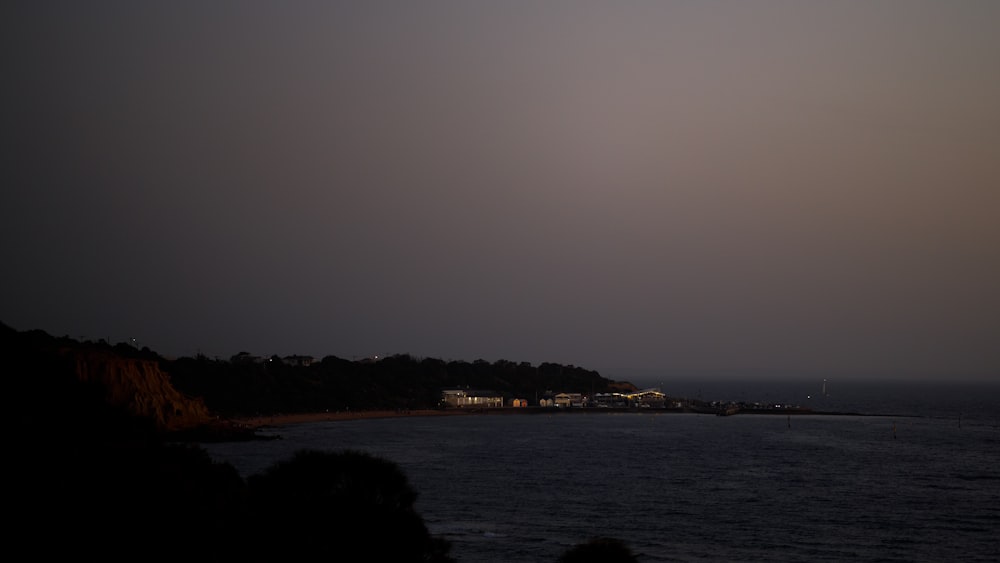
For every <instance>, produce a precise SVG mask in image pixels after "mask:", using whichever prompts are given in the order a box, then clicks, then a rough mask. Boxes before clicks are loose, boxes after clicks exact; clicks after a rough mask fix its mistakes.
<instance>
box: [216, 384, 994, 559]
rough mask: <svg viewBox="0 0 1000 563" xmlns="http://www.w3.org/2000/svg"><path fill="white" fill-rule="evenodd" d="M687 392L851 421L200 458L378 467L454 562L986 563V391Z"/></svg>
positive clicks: (707, 418) (557, 434) (795, 420)
mask: <svg viewBox="0 0 1000 563" xmlns="http://www.w3.org/2000/svg"><path fill="white" fill-rule="evenodd" d="M691 385H692V387H691V388H690V389H688V388H682V387H681V386H679V385H678V387H677V388H678V389H683V392H684V396H688V397H690V398H696V397H694V395H693V394H694V393H697V392H700V393H701V394H702V395H703V396H702V397H701V398H703V399H712V400H715V399H718V400H743V401H746V400H758V399H759V400H761V401H762V402H767V403H775V404H799V405H801V406H809V407H811V408H813V409H814V410H817V411H823V412H828V411H837V412H849V413H856V414H846V415H827V414H806V415H792V416H784V415H771V414H738V415H735V416H729V417H719V416H714V415H705V414H679V413H657V412H655V411H649V412H637V413H601V412H593V413H589V414H586V413H576V414H571V413H556V414H541V415H535V416H527V415H526V416H509V415H482V416H468V417H412V418H390V419H371V420H355V421H334V422H321V423H308V424H300V425H293V426H288V427H283V428H280V429H274V430H273V432H274V433H276V434H278V435H280V436H281V439H280V440H271V441H258V442H238V443H224V444H204V445H203V447H204V448H205V449H206V450H208V452H209V454H210V455H211V456H212V457H213V459H216V460H218V461H225V462H229V463H231V464H232V465H234V466H235V467H236V468H237V470H239V471H240V473H241V474H243V475H244V476H248V475H250V474H253V473H257V472H260V471H262V470H263V469H264V468H266V467H268V466H269V465H270V464H272V463H274V462H275V461H278V460H281V459H286V458H288V457H290V456H291V454H292V453H293V452H294V451H296V450H298V449H303V448H314V449H324V450H343V449H354V450H363V451H367V452H370V453H372V454H374V455H378V456H381V457H384V458H386V459H389V460H391V461H393V462H395V463H397V464H398V465H399V466H400V467H401V468H402V469H403V471H404V472H405V473H406V474H407V476H408V477H409V479H410V482H411V484H412V485H413V487H414V488H415V489H416V490H417V491H418V494H419V498H418V500H417V504H416V508H417V510H418V512H420V514H421V515H422V516H423V518H424V520H425V522H426V523H427V525H428V527H429V528H430V531H431V532H432V533H433V534H435V535H439V536H442V537H444V538H446V539H447V540H449V541H450V542H451V544H452V550H451V553H452V555H453V556H454V557H455V559H457V560H458V561H460V562H552V563H554V562H555V561H556V560H557V559H558V557H559V555H560V554H561V553H562V552H563V551H565V550H566V549H567V548H569V547H571V546H573V545H576V544H578V543H582V542H584V541H586V540H588V539H590V538H593V537H612V538H617V539H619V540H622V541H623V542H625V544H626V545H628V546H629V548H630V549H631V550H632V552H633V553H634V554H636V556H637V558H638V559H639V561H648V562H654V561H687V562H693V561H700V562H705V561H709V562H714V561H809V562H818V561H838V562H839V561H881V562H920V561H926V562H940V561H969V562H971V561H1000V384H943V383H937V384H932V383H921V384H901V383H898V382H897V383H879V384H866V383H860V382H857V383H850V384H848V383H844V384H838V385H836V386H835V385H833V384H832V382H830V383H828V384H827V387H826V391H827V393H826V394H823V393H822V390H821V388H820V387H818V386H815V389H812V388H810V389H807V390H803V389H801V387H800V385H799V384H792V383H778V382H775V383H773V384H754V385H750V384H747V383H738V384H736V383H734V384H729V385H728V386H727V385H726V384H724V383H721V382H713V383H712V384H707V383H705V382H691ZM664 391H665V392H667V393H668V394H670V395H675V396H678V395H679V393H676V392H671V390H670V389H664ZM595 410H597V409H595Z"/></svg>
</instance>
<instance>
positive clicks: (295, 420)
mask: <svg viewBox="0 0 1000 563" xmlns="http://www.w3.org/2000/svg"><path fill="white" fill-rule="evenodd" d="M469 414H482V412H481V411H480V410H478V409H447V410H440V409H399V410H361V411H335V412H329V411H328V412H315V413H295V414H275V415H263V416H253V417H245V418H233V419H230V422H232V423H234V424H237V425H239V426H242V427H245V428H250V429H256V428H265V427H279V426H288V425H290V424H303V423H307V422H326V421H338V420H362V419H374V418H396V417H404V416H455V415H469Z"/></svg>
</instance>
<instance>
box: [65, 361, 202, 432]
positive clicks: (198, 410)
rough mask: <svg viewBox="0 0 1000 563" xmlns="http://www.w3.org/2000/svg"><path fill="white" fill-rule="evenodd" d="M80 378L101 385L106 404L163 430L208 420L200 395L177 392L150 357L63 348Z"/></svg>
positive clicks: (173, 429)
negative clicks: (147, 420)
mask: <svg viewBox="0 0 1000 563" xmlns="http://www.w3.org/2000/svg"><path fill="white" fill-rule="evenodd" d="M64 353H66V354H69V355H70V356H71V359H72V360H73V361H74V362H75V366H76V376H77V378H79V380H80V381H82V382H86V383H96V384H99V385H101V386H102V387H104V389H105V393H106V395H105V397H106V399H107V402H108V403H109V404H112V405H115V406H119V407H124V408H126V409H127V410H128V411H129V412H131V413H132V414H134V415H137V416H142V417H146V418H150V419H152V420H153V421H154V422H155V424H156V426H157V428H159V429H160V430H164V431H171V432H172V431H177V430H188V429H191V428H196V427H199V426H202V425H205V424H208V423H209V422H211V421H212V419H213V417H212V415H211V414H210V413H209V410H208V407H207V406H205V403H204V401H203V400H201V399H200V398H197V399H196V398H191V397H187V396H185V395H183V394H181V393H180V392H179V391H177V390H176V389H175V388H174V387H173V386H172V385H171V384H170V378H169V376H168V375H167V374H166V373H164V372H163V371H162V370H160V366H159V365H158V364H157V363H156V362H154V361H150V360H142V359H135V358H124V357H121V356H118V355H115V354H113V353H111V352H105V351H101V350H65V351H64Z"/></svg>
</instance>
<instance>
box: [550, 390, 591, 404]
mask: <svg viewBox="0 0 1000 563" xmlns="http://www.w3.org/2000/svg"><path fill="white" fill-rule="evenodd" d="M553 401H554V403H555V406H557V407H582V406H583V405H584V403H585V402H586V399H585V398H584V396H583V394H581V393H558V394H556V396H555V397H554V399H553Z"/></svg>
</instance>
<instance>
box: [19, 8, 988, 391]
mask: <svg viewBox="0 0 1000 563" xmlns="http://www.w3.org/2000/svg"><path fill="white" fill-rule="evenodd" d="M0 32H2V33H0V42H2V47H3V49H2V55H0V57H2V64H3V83H4V86H3V89H2V94H0V96H2V101H3V104H2V116H3V117H2V119H3V122H2V123H3V134H2V139H3V156H2V158H3V166H2V169H0V170H2V171H0V173H2V193H0V234H2V240H0V258H2V260H3V275H2V276H0V290H2V293H0V321H2V322H3V323H5V324H8V325H10V326H11V327H13V328H15V329H18V330H29V329H42V330H44V331H46V332H48V333H50V334H53V335H55V336H63V335H69V336H71V337H73V338H83V339H94V340H96V339H100V338H106V339H109V340H110V341H111V342H112V343H115V342H121V341H126V340H129V339H131V338H135V339H136V342H137V343H138V344H139V345H140V346H148V347H149V348H151V349H153V350H155V351H157V352H159V353H161V354H164V355H167V356H181V355H194V354H197V353H203V354H206V355H208V356H218V357H220V358H228V357H230V356H231V355H233V354H235V353H237V352H240V351H248V352H251V353H254V354H260V355H271V354H278V355H282V356H284V355H291V354H305V355H312V356H316V357H323V356H326V355H335V356H339V357H342V358H347V359H354V358H361V357H365V356H373V355H390V354H397V353H408V354H411V355H413V356H417V357H434V358H440V359H446V360H447V359H453V360H465V361H474V360H477V359H483V360H487V361H490V362H493V361H496V360H499V359H505V360H511V361H515V362H522V361H525V362H530V363H532V364H539V363H542V362H555V363H562V364H572V365H576V366H580V367H585V368H588V369H595V370H598V371H599V372H601V375H604V376H605V377H610V378H612V379H627V380H639V381H642V380H644V379H647V380H657V379H658V380H664V379H666V378H670V377H690V376H698V377H723V376H725V377H747V378H750V377H762V376H778V377H803V378H815V377H844V378H849V377H850V378H856V377H871V378H875V377H898V378H914V379H917V378H919V379H927V378H942V379H943V378H948V379H958V378H966V379H972V378H976V379H989V380H997V379H1000V296H998V293H1000V2H997V1H995V0H984V1H923V0H900V1H893V0H886V1H872V0H865V1H857V2H855V1H808V0H797V1H731V2H727V1H709V0H706V1H668V0H662V1H648V2H637V1H627V0H616V1H602V2H596V1H595V2H592V1H583V0H577V1H565V2H563V1H556V0H543V1H538V0H532V1H519V0H503V1H474V0H473V1H457V0H456V1H453V2H452V1H437V0H421V1H402V0H400V1H386V2H382V1H372V0H365V1H359V2H348V1H333V0H330V1H317V2H306V1H290V2H263V1H262V2H257V1H249V0H248V1H238V2H225V1H211V2H193V1H190V2H189V1H180V2H133V1H121V2H105V1H100V0H98V1H88V2H76V1H72V2H71V1H67V2H48V1H37V0H33V1H27V2H21V1H7V2H4V3H3V4H2V6H0Z"/></svg>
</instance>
